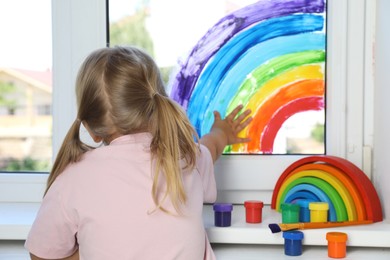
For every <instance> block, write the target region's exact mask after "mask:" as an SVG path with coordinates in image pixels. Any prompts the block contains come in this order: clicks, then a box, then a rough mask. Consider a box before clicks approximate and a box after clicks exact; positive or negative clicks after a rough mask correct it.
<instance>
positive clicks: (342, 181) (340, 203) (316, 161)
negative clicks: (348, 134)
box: [271, 155, 383, 222]
mask: <svg viewBox="0 0 390 260" xmlns="http://www.w3.org/2000/svg"><path fill="white" fill-rule="evenodd" d="M296 199H311V200H313V201H323V202H328V203H329V221H365V220H371V221H373V222H379V221H382V220H383V215H382V207H381V204H380V201H379V197H378V194H377V192H376V190H375V188H374V186H373V184H372V183H371V181H370V180H369V179H368V177H367V176H366V175H365V174H364V172H362V171H361V170H360V169H359V168H358V167H357V166H356V165H354V164H353V163H351V162H349V161H348V160H345V159H343V158H339V157H336V156H329V155H324V156H309V157H305V158H303V159H300V160H298V161H296V162H294V163H292V164H291V165H290V166H289V167H287V169H286V170H285V171H284V172H283V173H282V175H281V176H280V177H279V179H278V181H277V183H276V185H275V188H274V191H273V194H272V202H271V208H272V209H276V210H278V211H280V205H281V204H282V203H285V202H292V201H294V200H296Z"/></svg>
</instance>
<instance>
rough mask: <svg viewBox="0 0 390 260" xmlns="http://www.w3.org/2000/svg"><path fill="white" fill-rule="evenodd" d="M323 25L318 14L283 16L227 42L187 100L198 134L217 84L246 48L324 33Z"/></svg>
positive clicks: (201, 76) (287, 44) (283, 43)
mask: <svg viewBox="0 0 390 260" xmlns="http://www.w3.org/2000/svg"><path fill="white" fill-rule="evenodd" d="M323 25H324V18H323V17H322V16H318V15H310V14H301V15H290V16H284V17H279V18H274V19H270V20H267V21H265V22H262V23H259V24H256V25H255V26H253V27H251V28H249V29H248V30H244V31H242V32H241V33H240V34H237V35H236V37H234V38H232V39H231V41H229V42H227V43H226V44H225V45H224V46H223V47H222V48H221V49H220V50H219V51H218V52H217V53H216V54H215V56H214V57H213V58H212V59H211V60H210V62H209V63H208V64H207V66H206V67H205V69H204V71H203V73H202V74H201V75H200V78H199V80H198V82H197V85H196V87H195V89H194V91H193V93H192V96H191V99H190V100H189V104H188V109H187V112H188V115H189V117H190V120H191V122H192V123H193V124H194V126H195V127H196V128H197V130H198V132H199V130H200V126H201V125H200V123H201V122H202V121H203V120H204V118H203V114H204V113H205V112H206V109H207V107H208V104H209V102H210V101H211V100H213V99H214V98H215V96H216V93H217V91H218V85H219V84H220V81H221V80H222V79H223V77H225V74H226V73H227V72H228V71H229V70H230V69H231V67H232V66H234V64H235V63H236V62H237V61H239V60H240V57H241V56H242V55H243V54H244V53H245V52H246V51H247V50H248V49H250V48H252V47H254V46H256V45H258V44H260V43H262V42H266V41H268V40H271V39H277V38H278V37H283V36H288V35H295V34H298V35H299V34H303V33H307V32H314V31H323ZM284 41H286V39H285V40H282V41H281V43H278V44H277V45H279V46H280V45H281V46H280V47H282V49H283V48H288V46H289V43H288V42H284ZM283 46H284V47H283ZM322 49H323V48H322ZM265 52H266V49H265ZM246 75H247V74H243V75H241V76H244V77H245V76H246ZM237 87H238V86H237ZM200 134H201V133H200Z"/></svg>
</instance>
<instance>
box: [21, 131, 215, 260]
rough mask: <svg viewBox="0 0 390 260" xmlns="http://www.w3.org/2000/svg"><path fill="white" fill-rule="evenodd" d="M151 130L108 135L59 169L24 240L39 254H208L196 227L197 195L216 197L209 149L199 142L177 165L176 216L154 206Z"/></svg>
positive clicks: (92, 259) (95, 257)
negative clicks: (183, 199) (187, 166)
mask: <svg viewBox="0 0 390 260" xmlns="http://www.w3.org/2000/svg"><path fill="white" fill-rule="evenodd" d="M150 142H151V135H150V134H148V133H140V134H134V135H126V136H122V137H119V138H117V139H115V140H114V141H113V142H111V144H110V145H108V146H104V147H101V148H97V149H95V150H93V151H90V152H87V153H86V154H85V155H84V157H83V159H82V160H81V161H80V162H78V163H75V164H72V165H70V166H68V167H67V168H66V170H65V171H64V172H63V173H62V174H61V175H60V176H59V177H58V178H57V179H56V181H55V182H54V183H53V185H52V186H51V188H50V190H49V192H48V193H47V194H46V196H45V197H44V199H43V202H42V205H41V208H40V210H39V212H38V215H37V218H36V220H35V222H34V224H33V226H32V228H31V231H30V233H29V236H28V238H27V241H26V244H25V246H26V248H27V249H28V250H29V251H30V252H31V253H33V254H34V255H37V256H38V257H41V258H49V259H50V258H63V257H66V256H69V255H71V254H72V253H73V252H74V251H75V250H76V249H77V248H78V247H79V253H80V259H85V260H100V259H101V260H107V259H116V260H121V259H142V260H148V259H153V260H155V259H159V260H162V259H185V260H191V259H194V260H199V259H215V256H214V253H213V252H212V249H211V246H210V243H209V241H208V239H207V235H206V232H205V229H204V226H203V219H202V209H203V203H204V202H214V201H215V199H216V184H215V178H214V167H213V162H212V158H211V155H210V152H209V151H208V149H207V148H206V147H204V146H201V152H200V154H199V157H198V159H197V164H196V169H195V170H193V171H192V172H190V171H184V172H183V175H182V176H183V182H184V186H185V190H186V192H187V203H186V204H185V205H184V206H183V207H182V214H181V215H178V214H177V213H176V212H175V211H174V209H173V207H172V205H171V204H170V201H169V198H168V199H167V200H166V202H165V203H164V204H163V205H164V207H165V208H167V209H168V210H170V211H171V212H172V213H174V214H167V213H164V212H162V211H161V210H157V211H154V212H153V213H150V212H151V211H153V209H155V204H154V202H153V200H152V196H151V190H152V182H153V180H152V172H151V155H150V153H149V146H150Z"/></svg>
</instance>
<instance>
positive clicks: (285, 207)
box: [280, 203, 300, 211]
mask: <svg viewBox="0 0 390 260" xmlns="http://www.w3.org/2000/svg"><path fill="white" fill-rule="evenodd" d="M280 208H281V209H282V211H283V210H292V211H299V209H300V206H299V205H298V204H293V203H283V204H282V205H281V206H280Z"/></svg>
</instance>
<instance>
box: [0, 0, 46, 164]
mask: <svg viewBox="0 0 390 260" xmlns="http://www.w3.org/2000/svg"><path fill="white" fill-rule="evenodd" d="M0 32H1V35H2V41H1V42H0V57H1V59H0V171H3V172H4V171H31V172H34V171H48V170H49V168H50V164H51V157H52V145H51V142H52V141H51V140H52V139H51V138H52V117H51V100H52V73H51V67H52V59H51V51H52V46H51V1H50V0H39V1H31V0H12V1H0Z"/></svg>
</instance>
